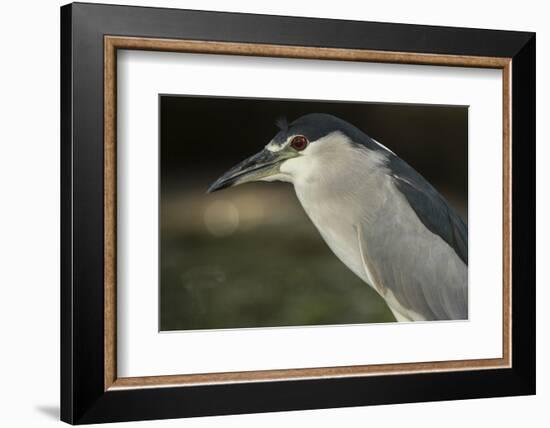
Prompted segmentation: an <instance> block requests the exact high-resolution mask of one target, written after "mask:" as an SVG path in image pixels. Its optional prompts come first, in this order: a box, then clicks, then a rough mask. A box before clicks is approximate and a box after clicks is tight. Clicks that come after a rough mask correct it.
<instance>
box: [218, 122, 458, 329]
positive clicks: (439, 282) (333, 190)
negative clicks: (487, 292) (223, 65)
mask: <svg viewBox="0 0 550 428" xmlns="http://www.w3.org/2000/svg"><path fill="white" fill-rule="evenodd" d="M279 128H280V131H279V133H278V134H277V135H275V137H274V138H273V139H272V140H271V141H270V142H269V144H267V146H265V148H264V149H263V150H262V151H261V152H259V153H258V154H256V155H254V156H251V157H250V158H248V159H246V160H244V161H243V162H241V163H240V164H238V165H237V166H235V167H234V168H232V169H231V170H229V171H228V172H227V173H225V174H224V175H223V176H222V177H220V178H219V179H218V180H217V181H216V182H215V183H214V184H212V186H211V187H210V189H209V192H213V191H216V190H220V189H223V188H226V187H230V186H235V185H238V184H243V183H246V182H250V181H274V180H279V181H286V182H289V183H292V184H293V185H294V190H295V192H296V195H297V197H298V199H299V201H300V203H301V204H302V207H303V208H304V210H305V212H306V214H307V215H308V216H309V218H310V219H311V221H312V222H313V224H314V225H315V226H316V227H317V229H318V230H319V232H320V233H321V236H322V237H323V239H324V240H325V242H326V243H327V244H328V246H329V247H330V248H331V250H332V251H333V252H334V254H336V256H337V257H338V258H339V259H340V260H341V261H342V262H343V263H344V264H345V265H346V266H347V267H348V268H349V269H351V270H352V271H353V272H354V273H355V274H356V275H357V276H359V277H360V278H361V279H362V280H363V281H365V282H366V283H367V284H369V285H370V286H371V287H372V288H374V290H376V292H378V294H380V296H382V298H383V299H384V300H385V301H386V303H387V304H388V306H389V307H390V309H391V311H392V312H393V314H394V315H395V318H396V319H397V320H398V321H419V320H448V319H466V318H467V317H468V229H467V226H466V225H465V224H464V222H463V221H462V220H461V218H460V217H459V216H458V215H457V214H456V213H455V211H454V210H453V209H452V208H451V206H450V205H449V204H448V203H447V201H446V200H445V199H444V198H443V197H442V196H441V195H440V194H439V193H438V192H437V191H436V190H435V189H434V188H433V187H432V186H431V185H430V183H428V182H427V181H426V180H425V179H424V178H423V177H422V176H421V175H420V174H419V173H418V172H416V171H415V170H414V169H413V168H412V167H411V166H409V165H408V164H407V163H406V162H405V161H403V160H402V159H400V158H399V157H398V156H397V155H396V154H395V153H393V152H392V151H391V150H389V149H388V148H386V147H384V146H383V145H381V144H380V143H378V142H377V141H376V140H374V139H372V138H370V137H369V136H367V135H366V134H364V133H363V132H362V131H360V130H359V129H357V128H356V127H354V126H353V125H350V124H349V123H347V122H345V121H343V120H341V119H339V118H337V117H334V116H331V115H328V114H319V113H316V114H308V115H306V116H302V117H301V118H299V119H297V120H296V121H294V122H292V123H291V124H286V123H280V124H279Z"/></svg>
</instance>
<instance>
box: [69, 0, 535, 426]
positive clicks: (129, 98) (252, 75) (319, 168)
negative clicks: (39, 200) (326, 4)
mask: <svg viewBox="0 0 550 428" xmlns="http://www.w3.org/2000/svg"><path fill="white" fill-rule="evenodd" d="M107 18H108V19H107ZM61 83H62V85H61V105H62V111H61V130H62V138H61V157H62V159H61V165H62V171H61V195H62V207H61V213H62V219H61V221H62V234H61V247H62V264H61V273H62V275H61V276H62V281H61V418H62V420H64V421H66V422H69V423H72V424H84V423H97V422H115V421H129V420H144V419H161V418H177V417H189V416H200V415H222V414H231V413H250V412H269V411H281V410H296V409H313V408H326V407H343V406H361V405H371V404H386V403H404V402H417V401H434V400H450V399H464V398H477V397H495V396H510V395H526V394H534V393H535V259H534V251H535V222H534V219H535V209H534V207H535V196H534V192H535V185H534V179H535V35H534V34H533V33H525V32H509V31H495V30H481V29H464V28H446V27H433V26H430V27H428V26H417V25H406V24H390V23H371V22H353V21H338V20H326V19H311V18H297V17H281V16H265V15H247V14H233V13H219V12H205V11H200V12H199V11H190V10H175V9H156V8H140V7H127V6H112V5H111V6H108V5H92V4H78V3H76V4H70V5H67V6H64V7H62V8H61Z"/></svg>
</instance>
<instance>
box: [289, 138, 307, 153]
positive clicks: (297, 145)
mask: <svg viewBox="0 0 550 428" xmlns="http://www.w3.org/2000/svg"><path fill="white" fill-rule="evenodd" d="M290 145H291V146H292V148H293V149H294V150H298V151H299V152H301V151H302V150H304V149H305V148H306V147H307V138H306V137H304V136H303V135H297V136H296V137H294V138H293V139H292V141H291V142H290Z"/></svg>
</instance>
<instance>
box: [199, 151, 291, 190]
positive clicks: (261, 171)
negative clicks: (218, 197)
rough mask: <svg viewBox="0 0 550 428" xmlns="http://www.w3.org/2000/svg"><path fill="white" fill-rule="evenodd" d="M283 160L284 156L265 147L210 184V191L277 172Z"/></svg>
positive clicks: (255, 179) (256, 179)
mask: <svg viewBox="0 0 550 428" xmlns="http://www.w3.org/2000/svg"><path fill="white" fill-rule="evenodd" d="M282 160H284V157H281V156H279V155H278V154H277V153H274V152H271V151H269V150H267V149H263V150H262V151H261V152H259V153H256V154H255V155H254V156H250V157H249V158H248V159H245V160H244V161H242V162H241V163H239V164H238V165H235V166H234V167H233V168H231V169H230V170H229V171H227V172H226V173H225V174H223V175H222V176H221V177H220V178H218V179H217V180H216V181H215V182H214V183H213V184H212V185H211V186H210V188H209V189H208V193H212V192H215V191H217V190H221V189H225V188H226V187H232V186H237V185H239V184H243V183H248V182H250V181H258V180H261V179H263V178H266V177H269V176H270V175H273V174H276V173H277V172H278V171H279V163H280V162H281V161H282Z"/></svg>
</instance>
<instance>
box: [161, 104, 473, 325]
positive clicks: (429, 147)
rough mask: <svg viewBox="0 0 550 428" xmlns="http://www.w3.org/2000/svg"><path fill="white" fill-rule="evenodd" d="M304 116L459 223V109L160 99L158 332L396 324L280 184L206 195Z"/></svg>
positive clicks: (463, 114) (463, 111)
mask: <svg viewBox="0 0 550 428" xmlns="http://www.w3.org/2000/svg"><path fill="white" fill-rule="evenodd" d="M311 112H323V113H330V114H334V115H336V116H338V117H340V118H342V119H344V120H347V121H348V122H350V123H352V124H354V125H355V126H357V127H358V128H360V129H362V130H363V131H364V132H366V133H367V134H368V135H370V136H371V137H373V138H375V139H377V140H378V141H380V142H381V143H382V144H384V145H386V146H387V147H389V148H390V149H391V150H393V151H394V152H395V153H397V154H398V155H399V156H400V157H402V158H403V159H405V160H406V161H407V162H409V163H410V164H411V165H412V166H413V167H414V168H416V169H417V170H418V171H419V172H420V173H421V174H422V175H424V177H426V178H427V179H428V180H429V181H430V182H431V183H432V184H433V185H434V186H435V187H436V188H437V189H438V190H439V191H440V192H441V193H443V194H444V196H446V197H447V198H448V200H449V201H450V203H451V205H453V206H454V207H455V208H456V209H457V210H458V211H459V212H460V213H461V214H462V216H463V218H464V219H465V220H467V218H466V213H467V189H468V168H467V166H468V110H467V108H466V107H460V106H425V105H404V104H372V103H347V102H320V101H314V102H309V101H290V100H264V99H239V98H218V97H187V96H168V95H162V96H160V122H161V128H160V129H161V132H160V153H161V165H160V166H161V189H160V190H161V200H160V260H159V262H160V330H186V329H207V328H217V329H219V328H242V327H268V326H293V325H318V324H344V323H370V322H388V321H393V320H394V318H393V315H392V314H391V312H390V311H389V309H388V308H387V307H386V305H385V303H384V301H383V300H382V299H381V298H380V297H379V296H378V295H377V294H376V293H375V292H374V291H373V290H371V289H370V287H369V286H367V285H366V284H365V283H363V282H362V281H361V280H360V279H358V278H357V277H356V276H355V275H354V274H352V273H351V272H350V271H349V270H348V269H347V268H346V267H345V266H344V265H343V264H342V263H341V262H340V261H339V260H338V259H337V258H336V257H335V256H334V255H333V254H332V252H331V251H330V250H329V249H328V247H327V246H326V244H325V243H324V242H323V240H322V239H321V237H320V236H319V234H318V232H317V231H316V229H315V228H314V226H313V225H312V224H311V222H310V221H309V219H308V218H307V217H306V215H305V213H304V212H303V210H302V208H301V206H300V204H299V202H298V201H297V199H296V197H295V195H294V190H293V188H292V186H291V185H290V184H285V183H255V184H246V185H243V186H239V187H236V188H231V189H227V190H224V191H221V192H217V193H214V194H210V195H207V194H206V193H205V192H206V189H207V188H208V186H209V185H210V184H211V183H212V182H213V181H214V180H215V179H216V178H217V177H218V176H220V175H221V174H222V173H223V172H225V171H226V170H227V169H229V168H230V167H232V166H233V165H234V164H236V163H238V162H239V161H241V160H242V159H244V158H245V157H247V156H249V155H251V154H253V153H255V152H257V151H258V150H260V149H261V148H262V147H263V146H264V145H265V144H267V143H268V142H269V140H270V139H271V138H272V137H273V135H274V134H275V133H276V132H277V128H276V127H275V120H276V119H277V118H279V117H282V116H284V117H286V118H287V119H288V120H289V121H292V120H294V119H296V118H298V117H299V116H301V115H303V114H307V113H311ZM236 217H238V222H236V220H235V219H236ZM212 225H214V226H215V227H214V226H212ZM209 227H210V229H209ZM212 230H214V233H213V232H212Z"/></svg>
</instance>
